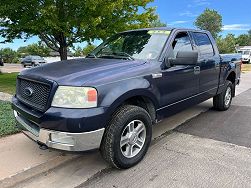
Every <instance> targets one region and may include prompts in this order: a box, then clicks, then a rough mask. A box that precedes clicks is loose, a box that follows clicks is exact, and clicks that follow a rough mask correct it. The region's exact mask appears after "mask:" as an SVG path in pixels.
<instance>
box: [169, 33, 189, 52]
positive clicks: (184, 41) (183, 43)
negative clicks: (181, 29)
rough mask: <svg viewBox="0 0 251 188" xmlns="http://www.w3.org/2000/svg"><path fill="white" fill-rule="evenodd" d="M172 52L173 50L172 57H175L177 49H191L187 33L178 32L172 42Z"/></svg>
mask: <svg viewBox="0 0 251 188" xmlns="http://www.w3.org/2000/svg"><path fill="white" fill-rule="evenodd" d="M172 47H173V52H174V57H176V55H177V53H178V52H179V51H186V52H187V51H193V48H192V44H191V41H190V38H189V36H188V34H187V33H179V34H178V35H177V36H176V37H175V39H174V41H173V43H172Z"/></svg>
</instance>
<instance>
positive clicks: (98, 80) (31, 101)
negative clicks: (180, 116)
mask: <svg viewBox="0 0 251 188" xmlns="http://www.w3.org/2000/svg"><path fill="white" fill-rule="evenodd" d="M240 66H241V61H240V59H239V58H235V57H234V55H232V56H230V57H229V56H228V57H221V56H220V55H219V52H218V49H217V46H216V43H215V40H214V39H213V38H212V36H211V34H210V33H209V32H208V31H202V30H192V29H177V28H151V29H140V30H132V31H126V32H122V33H118V34H115V35H114V36H112V37H110V38H108V39H107V40H106V41H104V42H103V43H102V44H101V45H100V46H98V47H97V48H96V49H95V50H94V51H93V52H92V53H90V54H89V55H88V56H87V57H86V58H83V59H74V60H66V61H61V62H55V63H50V64H46V65H43V66H41V67H35V68H31V69H29V70H24V71H22V72H21V73H20V74H19V75H18V77H17V88H16V94H15V96H14V97H13V99H12V107H13V110H14V115H15V117H16V120H17V125H18V127H20V128H21V129H22V131H23V133H24V134H26V135H27V136H28V137H30V138H31V139H33V140H34V141H36V142H37V143H38V144H39V145H42V146H45V147H49V148H55V149H60V150H67V151H84V150H92V149H97V148H99V149H100V152H101V154H102V156H103V158H104V159H105V160H106V161H107V162H108V163H110V164H111V165H113V166H115V167H117V168H122V169H123V168H129V167H131V166H133V165H136V164H137V163H138V162H140V161H141V160H142V158H143V157H144V155H145V154H146V152H147V150H148V147H149V145H150V142H151V138H152V126H153V125H154V124H156V123H157V122H158V121H160V120H161V119H163V118H165V117H168V116H170V115H172V114H174V113H177V112H179V111H181V110H182V109H185V108H187V107H189V106H191V105H195V104H198V103H201V102H202V101H205V100H207V99H209V98H212V97H213V106H214V108H215V109H216V110H219V111H224V110H227V109H228V108H229V107H230V104H231V101H232V98H233V97H234V96H235V87H236V85H237V84H239V82H240ZM219 115H220V114H219Z"/></svg>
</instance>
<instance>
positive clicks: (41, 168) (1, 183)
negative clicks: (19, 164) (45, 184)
mask: <svg viewBox="0 0 251 188" xmlns="http://www.w3.org/2000/svg"><path fill="white" fill-rule="evenodd" d="M79 157H80V156H79V155H69V156H67V155H66V156H65V155H60V156H57V157H55V158H53V159H51V160H49V161H46V162H45V163H42V164H40V165H37V166H34V167H31V168H29V169H27V170H26V169H24V170H23V171H20V172H18V173H17V174H14V175H12V176H10V177H7V178H4V179H2V180H0V187H1V188H7V187H14V186H16V185H18V184H20V183H22V182H24V181H27V180H29V179H31V178H34V177H36V176H39V175H41V174H43V173H46V172H49V171H50V170H53V169H55V168H57V167H59V166H60V165H63V164H65V163H67V162H70V161H72V160H74V159H77V158H79Z"/></svg>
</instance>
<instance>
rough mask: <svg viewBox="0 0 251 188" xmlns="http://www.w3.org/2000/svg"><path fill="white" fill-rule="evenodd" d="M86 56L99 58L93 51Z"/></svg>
mask: <svg viewBox="0 0 251 188" xmlns="http://www.w3.org/2000/svg"><path fill="white" fill-rule="evenodd" d="M86 58H97V56H96V55H95V54H93V53H90V54H87V56H86Z"/></svg>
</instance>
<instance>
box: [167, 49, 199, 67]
mask: <svg viewBox="0 0 251 188" xmlns="http://www.w3.org/2000/svg"><path fill="white" fill-rule="evenodd" d="M198 55H199V54H198V52H197V51H187V52H186V51H179V52H178V53H177V56H176V58H175V59H174V58H170V59H169V63H170V65H196V64H197V62H198Z"/></svg>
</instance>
